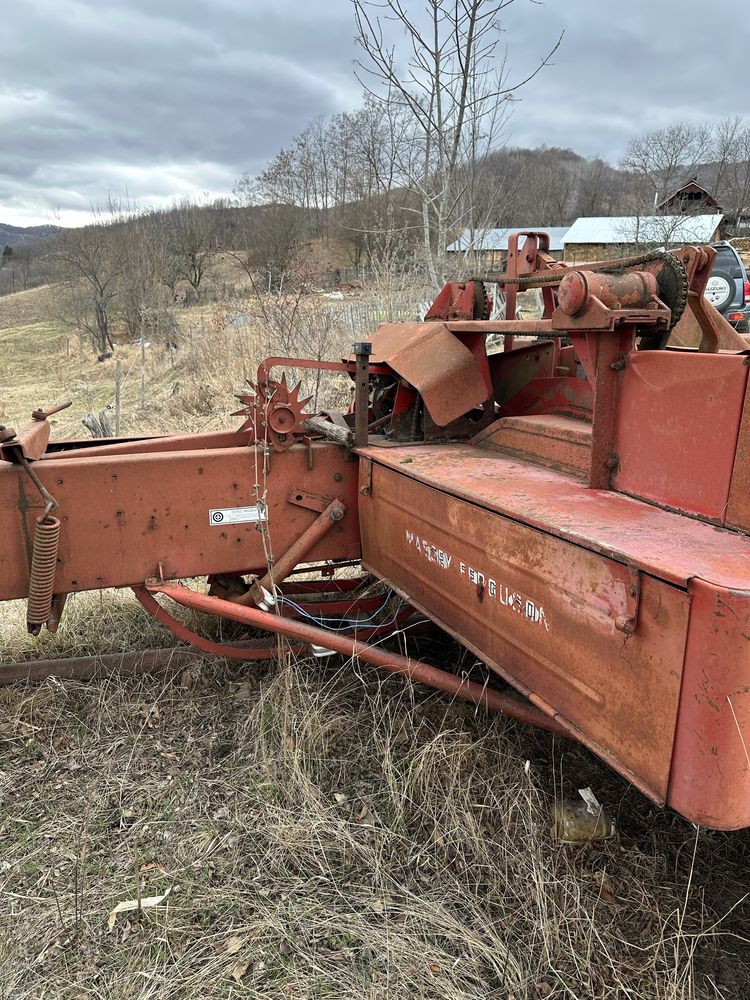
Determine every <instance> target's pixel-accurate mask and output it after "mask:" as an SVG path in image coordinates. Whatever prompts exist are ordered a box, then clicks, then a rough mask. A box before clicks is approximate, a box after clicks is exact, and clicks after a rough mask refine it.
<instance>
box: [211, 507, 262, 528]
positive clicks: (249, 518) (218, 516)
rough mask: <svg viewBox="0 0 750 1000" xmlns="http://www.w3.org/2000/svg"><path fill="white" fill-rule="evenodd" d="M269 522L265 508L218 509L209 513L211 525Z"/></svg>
mask: <svg viewBox="0 0 750 1000" xmlns="http://www.w3.org/2000/svg"><path fill="white" fill-rule="evenodd" d="M265 520H267V516H266V512H265V509H264V508H263V507H216V508H214V509H212V510H209V512H208V521H209V524H214V525H216V527H217V528H218V527H220V526H221V525H222V524H257V523H258V522H259V521H265Z"/></svg>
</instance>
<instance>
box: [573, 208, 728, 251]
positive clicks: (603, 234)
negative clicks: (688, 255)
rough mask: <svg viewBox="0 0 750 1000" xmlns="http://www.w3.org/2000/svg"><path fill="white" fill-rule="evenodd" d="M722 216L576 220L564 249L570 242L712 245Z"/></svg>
mask: <svg viewBox="0 0 750 1000" xmlns="http://www.w3.org/2000/svg"><path fill="white" fill-rule="evenodd" d="M723 218H724V216H723V215H687V216H686V215H643V216H640V217H639V216H635V215H632V216H631V215H621V216H613V217H609V216H591V217H590V218H585V217H584V218H580V219H576V221H575V222H574V223H573V225H572V226H571V227H570V229H569V230H568V231H567V233H566V234H565V240H564V242H565V246H566V248H567V247H570V245H571V244H572V243H584V244H596V245H601V246H606V245H609V244H614V245H624V244H631V243H632V244H645V243H711V242H713V241H714V240H715V239H716V233H717V230H718V229H719V226H720V225H721V220H722V219H723Z"/></svg>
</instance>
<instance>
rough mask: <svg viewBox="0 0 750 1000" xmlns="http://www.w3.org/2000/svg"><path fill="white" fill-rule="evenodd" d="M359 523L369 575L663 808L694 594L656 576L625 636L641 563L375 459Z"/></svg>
mask: <svg viewBox="0 0 750 1000" xmlns="http://www.w3.org/2000/svg"><path fill="white" fill-rule="evenodd" d="M415 458H416V456H415ZM489 464H492V463H491V462H490V463H489ZM360 520H361V524H362V538H363V559H364V561H365V563H366V565H367V566H368V568H372V569H373V570H374V571H375V572H377V573H378V574H379V575H380V576H383V577H385V578H386V579H388V580H389V581H391V582H393V583H395V584H396V586H397V587H398V588H399V589H400V590H402V591H404V592H405V593H408V594H409V595H410V598H412V599H413V600H414V601H415V602H416V604H417V605H418V606H420V607H422V608H423V609H424V610H425V611H426V612H427V613H428V614H430V615H431V616H434V617H435V618H437V619H438V620H439V621H440V622H441V624H443V625H444V626H445V627H447V628H448V629H449V631H451V632H452V633H453V634H454V635H455V636H456V637H457V638H458V639H459V640H461V641H463V642H465V643H466V644H468V645H469V646H470V647H471V648H472V649H474V650H475V651H476V652H477V653H478V654H479V655H480V656H481V657H482V659H484V660H485V661H486V662H487V663H489V664H490V665H491V666H492V667H494V669H495V670H497V671H498V672H499V673H500V674H502V675H503V676H504V677H505V678H506V679H507V680H509V681H510V682H511V683H513V684H514V685H515V686H516V687H517V688H518V689H519V690H521V691H523V692H524V694H527V695H528V696H529V697H531V699H532V700H534V697H535V696H537V698H538V699H539V702H541V703H544V704H546V705H547V706H551V709H553V710H554V711H555V712H556V713H559V714H560V715H561V716H562V717H563V718H565V719H567V720H569V721H570V722H572V723H573V724H574V725H575V727H576V728H577V729H578V730H579V731H580V733H581V734H582V736H583V738H584V740H585V741H586V742H588V743H589V745H592V746H594V747H595V748H596V750H597V752H599V753H600V754H602V755H603V756H604V757H605V758H606V759H608V760H609V761H610V762H612V763H613V764H614V765H615V766H616V767H617V768H618V769H619V770H620V771H621V772H623V773H624V774H626V775H627V776H628V777H629V778H630V780H632V781H634V782H635V783H636V784H638V786H639V787H641V788H642V789H644V790H646V791H647V792H648V793H649V794H650V795H651V796H652V797H653V798H654V799H656V800H657V801H663V799H664V796H665V795H666V789H667V779H668V775H669V765H670V760H671V752H672V740H673V735H674V728H675V721H676V717H677V703H678V698H679V691H680V678H681V669H682V658H683V650H684V643H685V635H686V631H687V615H688V599H687V595H686V594H684V593H683V592H681V591H679V590H678V589H677V588H675V587H671V586H669V585H667V584H665V583H664V582H662V581H659V580H655V579H653V578H650V577H646V576H644V577H643V578H642V579H641V580H640V604H639V608H638V612H637V619H638V620H637V626H636V630H635V633H634V634H633V635H630V636H626V635H624V634H623V633H622V632H621V631H620V630H619V629H618V622H620V621H621V620H622V618H623V617H627V616H628V615H629V614H633V609H634V593H633V591H632V590H631V588H633V587H634V579H635V578H634V577H633V575H632V573H631V572H630V569H629V567H628V566H626V565H623V564H622V563H619V562H615V561H614V560H611V559H607V558H604V557H602V556H601V555H598V554H596V553H593V552H591V551H588V550H587V549H585V548H582V547H580V546H576V545H572V544H570V543H569V542H565V541H562V540H561V539H559V538H554V537H552V536H550V535H548V534H545V533H544V532H541V531H538V530H535V529H533V528H530V527H528V526H527V525H524V524H522V523H518V522H517V521H514V520H511V519H510V518H507V517H503V516H500V515H498V514H497V513H495V512H492V511H489V510H486V509H483V508H481V507H478V506H477V505H476V504H472V503H468V502H466V501H464V500H461V499H459V498H457V497H454V496H450V495H448V494H446V493H445V492H443V491H441V490H438V489H435V488H429V487H427V486H425V485H424V484H422V483H418V482H416V481H415V480H413V479H411V478H409V476H408V475H404V474H403V473H399V472H395V471H393V470H391V469H387V468H385V467H384V466H382V465H378V464H377V463H376V462H373V470H372V490H371V494H370V495H369V496H368V497H366V498H363V499H362V500H361V502H360ZM636 586H637V585H636ZM657 705H658V713H659V724H658V725H654V706H657Z"/></svg>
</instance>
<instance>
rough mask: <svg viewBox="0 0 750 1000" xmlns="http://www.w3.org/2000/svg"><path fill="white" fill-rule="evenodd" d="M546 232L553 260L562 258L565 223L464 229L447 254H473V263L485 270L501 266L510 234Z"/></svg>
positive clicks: (506, 253)
mask: <svg viewBox="0 0 750 1000" xmlns="http://www.w3.org/2000/svg"><path fill="white" fill-rule="evenodd" d="M520 232H523V233H529V232H534V233H540V232H541V233H548V234H549V253H550V255H551V256H552V257H554V258H555V259H556V260H562V259H563V252H564V246H565V243H564V241H565V234H566V233H567V232H568V226H508V227H507V228H505V229H477V230H474V232H472V231H471V230H470V229H467V230H465V231H464V232H463V233H462V234H461V236H460V237H459V238H458V239H457V240H456V241H455V243H451V245H450V246H449V247H448V253H462V254H474V255H475V260H476V264H477V266H478V267H480V268H484V269H487V270H489V271H492V270H497V269H498V268H500V267H504V265H505V259H506V257H507V255H508V239H509V237H510V236H511V235H512V234H513V233H520Z"/></svg>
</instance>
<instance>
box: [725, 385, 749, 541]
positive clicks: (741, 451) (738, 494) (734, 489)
mask: <svg viewBox="0 0 750 1000" xmlns="http://www.w3.org/2000/svg"><path fill="white" fill-rule="evenodd" d="M725 523H726V524H727V525H730V526H731V527H733V528H739V529H740V530H741V531H750V383H748V388H747V390H746V391H745V402H744V405H743V408H742V418H741V420H740V431H739V434H738V436H737V447H736V449H735V456H734V467H733V469H732V482H731V485H730V487H729V501H728V503H727V513H726V518H725Z"/></svg>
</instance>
